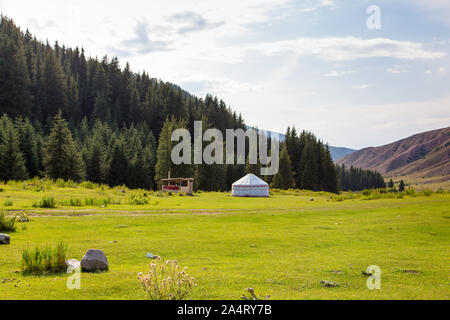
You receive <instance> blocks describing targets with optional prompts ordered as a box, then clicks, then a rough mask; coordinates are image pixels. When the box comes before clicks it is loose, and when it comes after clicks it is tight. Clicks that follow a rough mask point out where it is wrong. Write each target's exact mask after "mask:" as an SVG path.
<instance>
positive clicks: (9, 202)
mask: <svg viewBox="0 0 450 320" xmlns="http://www.w3.org/2000/svg"><path fill="white" fill-rule="evenodd" d="M13 205H14V202H12V201H10V200H7V201H5V202H4V203H3V206H5V207H12V206H13Z"/></svg>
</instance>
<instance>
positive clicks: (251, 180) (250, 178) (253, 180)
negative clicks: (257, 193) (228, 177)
mask: <svg viewBox="0 0 450 320" xmlns="http://www.w3.org/2000/svg"><path fill="white" fill-rule="evenodd" d="M233 186H268V184H267V183H266V182H265V181H264V180H262V179H260V178H258V177H257V176H255V175H254V174H249V175H247V176H245V177H243V178H242V179H241V180H239V181H236V182H235V183H233Z"/></svg>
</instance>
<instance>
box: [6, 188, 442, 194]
mask: <svg viewBox="0 0 450 320" xmlns="http://www.w3.org/2000/svg"><path fill="white" fill-rule="evenodd" d="M0 192H1V191H0ZM436 193H437V194H444V193H445V191H444V189H442V188H439V189H438V190H437V191H436Z"/></svg>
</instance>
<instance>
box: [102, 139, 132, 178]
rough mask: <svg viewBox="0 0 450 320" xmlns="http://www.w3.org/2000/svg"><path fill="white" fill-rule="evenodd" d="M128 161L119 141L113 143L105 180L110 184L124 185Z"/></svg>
mask: <svg viewBox="0 0 450 320" xmlns="http://www.w3.org/2000/svg"><path fill="white" fill-rule="evenodd" d="M128 170H129V163H128V159H127V157H126V155H125V152H124V149H123V145H122V143H121V142H120V141H116V142H115V143H114V146H113V149H112V154H111V156H110V161H109V168H108V174H107V178H106V181H107V183H108V184H109V185H110V186H121V185H125V184H126V182H127V179H128Z"/></svg>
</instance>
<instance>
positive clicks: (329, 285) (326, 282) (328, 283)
mask: <svg viewBox="0 0 450 320" xmlns="http://www.w3.org/2000/svg"><path fill="white" fill-rule="evenodd" d="M320 284H321V285H323V286H324V287H325V288H337V287H339V284H337V283H336V282H333V281H330V280H323V281H320Z"/></svg>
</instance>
